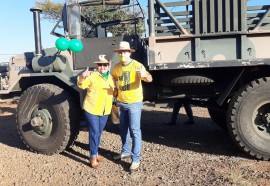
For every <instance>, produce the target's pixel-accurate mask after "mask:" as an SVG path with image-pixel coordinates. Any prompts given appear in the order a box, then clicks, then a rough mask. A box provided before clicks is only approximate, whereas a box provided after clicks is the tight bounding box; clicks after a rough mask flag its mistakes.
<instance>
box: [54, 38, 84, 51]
mask: <svg viewBox="0 0 270 186" xmlns="http://www.w3.org/2000/svg"><path fill="white" fill-rule="evenodd" d="M55 46H56V48H57V49H58V50H61V51H64V50H67V49H68V48H69V49H70V50H71V51H72V52H75V53H77V52H81V51H82V49H83V44H82V42H81V41H80V40H78V39H71V40H70V41H69V40H67V39H66V38H64V37H60V38H58V39H57V40H56V41H55Z"/></svg>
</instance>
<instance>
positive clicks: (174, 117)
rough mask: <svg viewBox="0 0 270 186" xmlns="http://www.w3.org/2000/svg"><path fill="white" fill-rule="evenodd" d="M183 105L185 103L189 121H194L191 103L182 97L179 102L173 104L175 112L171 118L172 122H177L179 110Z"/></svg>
mask: <svg viewBox="0 0 270 186" xmlns="http://www.w3.org/2000/svg"><path fill="white" fill-rule="evenodd" d="M182 105H184V108H185V111H186V113H187V116H188V119H189V121H193V112H192V109H191V106H190V104H189V103H188V102H186V101H185V100H181V99H180V100H178V101H177V102H175V103H174V105H173V113H172V118H171V122H172V123H175V122H176V120H177V116H178V114H179V111H180V108H181V106H182Z"/></svg>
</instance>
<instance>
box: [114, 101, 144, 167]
mask: <svg viewBox="0 0 270 186" xmlns="http://www.w3.org/2000/svg"><path fill="white" fill-rule="evenodd" d="M142 105H143V104H142V102H137V103H131V104H127V103H122V102H118V106H119V107H120V125H119V128H120V135H121V140H122V154H123V155H129V154H131V158H132V162H140V154H141V149H142V132H141V112H142ZM130 136H131V137H132V149H131V151H130V141H131V139H130Z"/></svg>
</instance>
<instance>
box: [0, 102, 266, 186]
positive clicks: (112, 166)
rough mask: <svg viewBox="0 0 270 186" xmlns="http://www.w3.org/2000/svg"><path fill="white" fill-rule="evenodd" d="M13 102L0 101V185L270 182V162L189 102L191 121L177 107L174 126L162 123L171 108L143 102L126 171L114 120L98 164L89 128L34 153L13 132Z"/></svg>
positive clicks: (110, 125) (103, 142)
mask: <svg viewBox="0 0 270 186" xmlns="http://www.w3.org/2000/svg"><path fill="white" fill-rule="evenodd" d="M15 110H16V104H5V103H0V164H1V167H0V185H1V186H2V185H3V186H8V185H147V186H148V185H150V186H151V185H222V186H223V185H240V186H242V185H245V186H246V185H247V186H253V185H260V186H264V185H265V186H266V185H270V162H269V161H258V160H255V159H251V158H250V157H249V156H246V155H245V154H244V153H242V152H240V151H239V150H238V149H237V148H235V147H234V145H233V144H232V141H231V140H230V137H229V136H228V134H227V132H225V131H224V130H222V129H220V128H218V127H217V126H216V125H215V124H214V123H213V122H212V120H211V119H210V118H209V115H208V112H207V110H206V109H205V108H196V107H193V111H194V116H195V122H196V124H195V125H185V124H183V122H184V121H185V120H186V119H187V117H186V115H185V114H184V111H183V109H181V111H180V114H179V117H178V123H177V125H176V126H166V125H164V123H166V122H168V121H169V119H170V115H171V112H172V110H171V109H161V108H154V107H149V106H144V109H143V113H142V132H143V151H142V164H141V166H140V169H139V170H138V171H136V172H134V173H132V174H130V173H129V166H130V159H127V160H123V161H113V158H112V157H113V156H114V155H116V154H117V153H118V152H120V149H121V141H120V137H119V135H118V125H113V124H112V123H110V122H109V123H108V124H107V126H106V128H105V131H104V133H103V135H102V141H101V145H100V151H99V153H100V154H101V155H102V156H104V158H105V159H104V161H103V162H102V163H101V167H100V168H99V169H97V170H95V169H92V168H90V166H89V163H88V155H89V152H88V132H87V131H83V130H82V131H80V134H79V135H78V138H77V140H76V142H75V144H74V146H73V147H72V149H70V150H68V151H65V152H63V153H61V154H57V155H53V156H46V155H41V154H35V153H32V152H30V151H28V149H26V147H25V146H24V144H23V142H22V141H21V139H20V136H19V135H18V133H17V129H16V119H15V115H14V114H15Z"/></svg>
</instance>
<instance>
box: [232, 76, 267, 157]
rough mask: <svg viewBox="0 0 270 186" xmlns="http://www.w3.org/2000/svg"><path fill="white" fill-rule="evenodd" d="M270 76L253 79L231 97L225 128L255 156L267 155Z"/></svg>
mask: <svg viewBox="0 0 270 186" xmlns="http://www.w3.org/2000/svg"><path fill="white" fill-rule="evenodd" d="M269 92H270V78H269V77H267V78H262V79H258V80H255V81H252V82H251V83H250V84H248V85H246V86H244V87H243V88H242V89H241V90H240V91H239V92H238V93H237V94H236V95H235V96H234V97H233V99H232V100H231V102H230V105H229V109H228V129H229V132H230V134H231V137H232V138H233V140H234V141H235V143H236V144H237V145H238V146H239V147H240V148H241V149H242V150H243V151H244V152H247V153H248V154H250V155H251V156H253V157H256V158H257V159H263V160H269V159H270V148H269V147H270V94H269Z"/></svg>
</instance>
